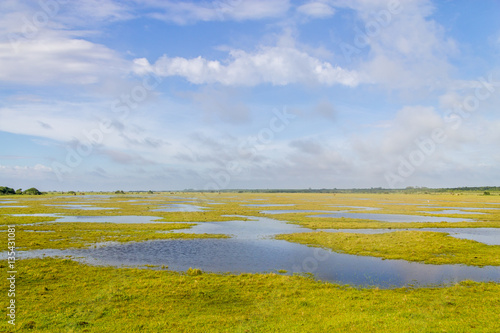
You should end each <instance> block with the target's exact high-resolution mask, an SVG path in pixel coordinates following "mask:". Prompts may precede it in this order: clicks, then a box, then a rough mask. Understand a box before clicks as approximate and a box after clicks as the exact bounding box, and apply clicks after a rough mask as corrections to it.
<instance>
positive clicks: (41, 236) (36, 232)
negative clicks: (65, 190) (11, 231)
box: [16, 222, 229, 251]
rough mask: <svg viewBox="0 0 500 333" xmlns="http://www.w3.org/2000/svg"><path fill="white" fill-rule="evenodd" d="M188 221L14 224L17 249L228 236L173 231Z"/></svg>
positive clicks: (186, 225) (80, 246)
mask: <svg viewBox="0 0 500 333" xmlns="http://www.w3.org/2000/svg"><path fill="white" fill-rule="evenodd" d="M191 226H193V224H188V223H92V222H90V223H84V222H62V223H47V224H38V225H36V226H32V225H18V226H16V244H17V249H18V250H22V251H25V250H38V249H69V248H83V247H90V246H92V244H95V243H100V242H141V241H147V240H157V239H179V238H228V237H229V236H226V235H217V234H189V233H172V232H171V231H174V230H179V229H186V228H190V227H191Z"/></svg>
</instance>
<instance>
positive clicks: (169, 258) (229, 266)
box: [0, 218, 500, 287]
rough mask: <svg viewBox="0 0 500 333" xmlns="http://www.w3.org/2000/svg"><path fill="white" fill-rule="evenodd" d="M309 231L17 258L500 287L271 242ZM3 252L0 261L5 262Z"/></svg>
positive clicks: (447, 270)
mask: <svg viewBox="0 0 500 333" xmlns="http://www.w3.org/2000/svg"><path fill="white" fill-rule="evenodd" d="M304 231H312V230H310V229H307V228H302V227H300V226H298V225H294V224H287V223H285V222H282V221H277V220H273V219H269V218H255V220H253V221H229V222H204V223H199V224H197V225H196V226H195V227H193V228H192V229H186V230H177V231H175V232H194V233H199V232H204V233H224V234H231V235H233V238H231V239H189V240H188V239H184V240H180V239H179V240H156V241H147V242H140V243H126V244H107V246H105V247H97V248H91V249H79V250H39V251H27V252H19V256H20V257H21V258H28V257H40V256H43V255H44V254H45V255H47V256H49V255H50V256H56V255H57V256H65V255H71V256H74V257H78V259H77V260H80V261H82V262H86V263H90V264H97V265H113V266H144V265H168V267H169V269H172V270H177V271H185V270H187V269H188V268H189V267H196V268H200V269H202V270H204V271H211V272H233V273H240V272H249V273H253V272H275V271H276V270H279V269H284V270H287V271H288V274H292V273H301V272H312V273H314V275H315V276H316V277H317V278H318V279H321V280H325V281H331V282H336V283H341V284H351V285H360V286H368V285H376V286H379V287H391V286H404V285H407V284H412V283H416V284H420V285H428V284H441V283H451V282H457V281H461V280H465V279H472V280H476V281H500V268H499V267H483V268H479V267H472V266H463V265H426V264H420V263H412V262H407V261H404V260H383V259H380V258H373V257H362V256H355V255H348V254H339V253H334V252H331V251H329V250H322V249H318V248H312V247H307V246H305V245H301V244H295V243H290V242H287V241H282V240H275V239H272V237H273V236H274V235H276V234H281V233H293V232H304ZM5 255H6V254H5V252H2V253H1V254H0V257H2V256H5Z"/></svg>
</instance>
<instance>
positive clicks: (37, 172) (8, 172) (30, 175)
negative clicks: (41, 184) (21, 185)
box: [0, 164, 53, 179]
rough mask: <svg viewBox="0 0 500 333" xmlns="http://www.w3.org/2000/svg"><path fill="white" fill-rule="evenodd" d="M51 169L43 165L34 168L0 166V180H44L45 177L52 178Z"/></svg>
mask: <svg viewBox="0 0 500 333" xmlns="http://www.w3.org/2000/svg"><path fill="white" fill-rule="evenodd" d="M52 171H53V170H52V168H51V167H48V166H46V165H43V164H36V165H34V166H19V165H14V166H11V165H1V164H0V174H2V178H6V179H9V178H13V179H17V178H20V179H45V178H47V176H52V175H51V173H52Z"/></svg>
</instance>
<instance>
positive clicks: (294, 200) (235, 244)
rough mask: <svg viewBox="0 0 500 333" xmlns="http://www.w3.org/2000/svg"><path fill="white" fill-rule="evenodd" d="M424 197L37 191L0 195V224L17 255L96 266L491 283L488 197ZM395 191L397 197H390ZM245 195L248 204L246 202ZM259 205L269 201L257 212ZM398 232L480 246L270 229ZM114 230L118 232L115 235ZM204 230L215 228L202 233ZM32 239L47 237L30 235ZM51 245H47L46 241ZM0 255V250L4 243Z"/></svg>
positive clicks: (382, 282) (494, 215)
mask: <svg viewBox="0 0 500 333" xmlns="http://www.w3.org/2000/svg"><path fill="white" fill-rule="evenodd" d="M428 197H429V198H427V197H426V198H422V197H419V196H414V197H409V196H402V197H400V198H396V197H395V196H394V195H392V196H385V197H384V196H374V195H371V196H367V197H359V196H352V195H336V196H335V195H331V194H322V195H320V194H301V195H299V194H282V195H271V194H241V195H235V194H231V195H229V194H198V195H197V196H196V197H193V193H189V194H188V195H183V194H175V195H165V194H160V195H150V196H143V195H135V196H132V195H119V196H112V195H102V196H100V195H85V196H82V195H80V196H75V197H71V196H52V197H50V196H43V197H39V198H33V197H19V198H16V200H15V201H14V200H2V201H1V202H0V207H4V208H3V209H2V210H1V211H0V214H1V218H2V219H3V220H4V224H13V223H15V224H16V225H17V228H18V230H19V231H18V232H19V233H20V234H21V235H22V236H20V239H25V240H26V243H25V244H22V243H19V246H20V249H22V250H23V251H20V252H19V256H20V258H24V259H27V258H36V257H51V256H59V257H64V256H71V258H73V259H74V260H78V261H80V262H85V263H88V264H92V265H101V266H102V265H110V266H116V267H122V266H126V267H144V266H154V267H156V266H168V267H169V269H170V270H174V271H186V270H187V269H188V268H190V267H196V268H199V269H201V270H203V271H209V272H219V273H224V272H230V273H269V272H282V274H285V275H293V274H295V273H299V274H304V273H311V274H313V275H314V277H315V278H317V279H320V280H323V281H329V282H333V283H340V284H349V285H357V286H378V287H383V288H388V287H401V286H406V285H420V286H426V285H436V284H450V283H454V282H457V281H464V280H474V281H496V282H499V281H500V266H499V263H498V261H497V259H496V258H485V255H484V252H481V251H485V249H486V250H487V251H490V252H488V253H495V252H494V251H498V249H499V248H500V246H499V245H500V237H499V236H500V233H499V232H498V231H499V230H500V229H497V228H498V227H499V226H500V212H499V209H500V205H499V204H497V203H495V202H483V198H482V197H478V198H476V197H474V198H473V199H478V200H477V201H468V202H467V203H466V204H465V203H463V202H459V201H457V202H456V205H452V204H450V198H449V197H446V200H444V198H443V197H441V196H428ZM398 199H400V200H401V201H402V202H394V201H395V200H398ZM451 199H453V198H451ZM252 201H253V202H258V203H255V204H254V203H248V202H252ZM388 201H392V202H390V203H389V202H388ZM13 203H15V205H12V204H13ZM496 206H498V207H496ZM266 207H273V210H262V208H266ZM281 207H283V208H282V209H281ZM427 209H432V210H427ZM448 215H451V216H448ZM461 215H463V216H461ZM41 219H42V220H41ZM186 223H188V224H186ZM91 225H92V226H91ZM114 225H116V226H117V227H116V228H115V227H114ZM134 225H137V227H134ZM139 225H140V226H139ZM365 225H366V226H370V227H363V226H365ZM388 226H390V227H388ZM111 227H112V228H111ZM89 230H91V231H89ZM403 230H404V231H405V232H410V233H411V234H408V235H424V236H426V237H427V235H428V234H427V233H431V234H432V235H434V234H436V233H439V234H442V235H445V236H446V237H445V238H444V241H445V243H450V246H454V248H456V249H457V251H462V252H466V251H468V253H470V256H475V254H474V253H476V252H477V253H480V255H478V256H481V261H477V262H476V261H474V258H465V259H457V258H458V257H459V256H450V254H449V253H444V252H443V253H440V252H439V250H437V252H436V253H426V254H425V255H426V257H422V258H421V257H418V256H417V257H415V256H413V257H412V256H411V255H408V257H406V256H405V255H404V254H402V255H400V257H398V258H400V259H388V258H389V257H387V258H386V257H384V255H379V254H374V256H372V255H369V254H366V253H363V251H358V252H356V251H355V250H352V249H345V250H335V249H332V248H330V247H329V246H328V244H326V243H325V244H323V245H321V244H322V243H318V244H319V245H318V244H316V243H314V242H311V245H312V244H316V245H317V246H319V247H310V246H308V244H307V243H305V244H302V243H297V242H295V241H293V242H292V241H289V240H284V239H281V238H280V239H276V238H277V237H278V236H280V235H286V234H289V235H291V234H297V235H300V234H301V233H312V235H313V236H311V237H314V233H318V235H322V232H328V233H334V234H338V235H341V234H342V235H343V234H346V235H349V234H351V235H363V234H364V235H377V234H378V235H383V234H387V233H392V234H394V235H396V234H397V233H395V232H397V231H403ZM426 232H427V233H426ZM82 233H85V235H86V237H87V238H85V239H83V238H82V239H80V243H78V247H79V248H73V245H71V244H72V242H74V241H75V239H78V238H79V237H80V238H81V235H82ZM120 233H122V235H121V236H123V237H118V235H119V234H120ZM146 233H147V236H145V235H146ZM94 234H95V235H94ZM210 235H213V236H216V237H220V236H224V237H226V238H215V239H213V238H206V237H211V236H210ZM91 236H92V237H93V238H92V237H91ZM51 237H52V238H57V237H58V238H59V239H58V242H57V244H58V245H57V246H56V245H54V246H53V247H51V246H50V244H51ZM134 237H135V238H134ZM178 237H182V238H178ZM280 237H281V236H280ZM278 238H279V237H278ZM65 239H67V241H65ZM127 240H130V241H127ZM37 242H38V244H47V246H45V245H44V246H40V245H39V246H34V245H30V244H35V243H37ZM377 242H378V241H377V240H376V239H375V238H374V239H373V241H372V242H371V243H370V242H369V243H367V244H368V245H364V247H366V246H369V247H373V248H374V250H373V251H376V250H375V249H376V248H377V247H378V246H379V245H378V243H377ZM384 242H385V241H384ZM52 243H53V244H56V243H54V242H53V240H52ZM316 245H315V246H316ZM430 245H431V244H429V246H430ZM457 246H458V247H457ZM483 247H486V248H485V249H484V248H483ZM414 251H417V252H418V251H419V250H418V249H415V250H414ZM422 251H423V250H422ZM491 251H493V252H491ZM365 252H366V251H365ZM499 253H500V252H499ZM465 255H467V254H465ZM0 256H1V258H2V259H4V258H5V257H6V252H2V253H0ZM443 256H444V257H447V256H448V257H449V258H448V257H447V258H448V259H446V260H445V261H443V262H439V264H429V263H425V262H429V260H430V262H432V260H434V258H443ZM460 258H462V257H460ZM469 259H470V260H469ZM461 260H462V261H461ZM478 260H479V259H478Z"/></svg>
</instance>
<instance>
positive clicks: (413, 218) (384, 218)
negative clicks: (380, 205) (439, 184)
mask: <svg viewBox="0 0 500 333" xmlns="http://www.w3.org/2000/svg"><path fill="white" fill-rule="evenodd" d="M311 217H335V218H341V217H344V218H353V219H363V220H374V221H381V222H475V220H472V219H463V218H455V217H436V216H419V215H404V214H369V213H345V212H336V213H333V214H323V215H313V216H311Z"/></svg>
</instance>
